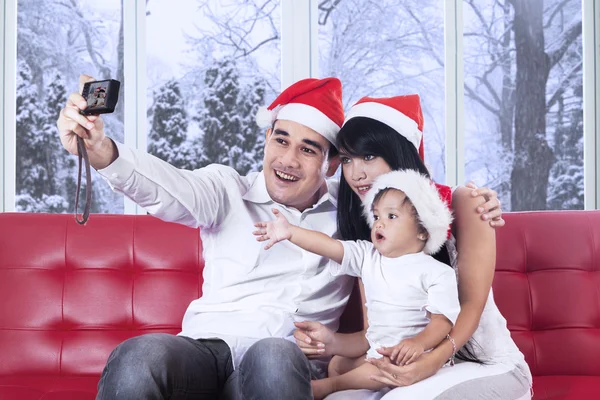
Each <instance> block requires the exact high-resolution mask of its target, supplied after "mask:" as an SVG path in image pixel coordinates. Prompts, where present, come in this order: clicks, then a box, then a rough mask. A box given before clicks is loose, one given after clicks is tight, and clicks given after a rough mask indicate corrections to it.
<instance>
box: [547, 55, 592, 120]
mask: <svg viewBox="0 0 600 400" xmlns="http://www.w3.org/2000/svg"><path fill="white" fill-rule="evenodd" d="M582 68H583V60H582V61H580V62H579V63H577V65H575V66H574V67H573V68H572V69H571V71H570V72H569V73H568V74H567V76H566V77H565V78H564V79H563V80H562V81H561V82H560V84H559V85H558V88H557V89H556V91H555V92H554V94H553V95H552V96H551V97H550V100H548V102H547V103H546V112H549V110H550V109H551V108H552V106H554V104H556V102H557V101H558V99H560V96H561V95H562V94H563V93H564V92H565V89H566V88H567V87H568V86H569V85H570V84H571V79H572V78H573V77H575V75H576V74H577V73H578V72H579V71H581V69H582Z"/></svg>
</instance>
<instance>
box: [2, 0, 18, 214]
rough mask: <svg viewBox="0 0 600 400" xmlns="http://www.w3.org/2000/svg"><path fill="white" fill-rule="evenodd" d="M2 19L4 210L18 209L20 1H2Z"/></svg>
mask: <svg viewBox="0 0 600 400" xmlns="http://www.w3.org/2000/svg"><path fill="white" fill-rule="evenodd" d="M0 5H1V6H2V11H0V13H1V15H0V17H1V18H0V21H2V25H3V26H4V28H3V29H2V34H1V35H2V38H1V39H2V44H1V45H0V46H1V48H0V50H1V51H2V52H1V54H2V57H3V60H2V61H3V62H2V66H1V67H0V68H1V69H0V71H2V76H1V80H2V83H1V85H2V88H1V89H2V95H1V96H2V100H1V111H0V112H1V114H2V117H1V118H0V120H1V122H2V130H3V135H2V144H1V145H0V155H2V162H0V164H2V165H0V176H1V179H2V188H1V189H0V190H1V191H2V193H1V194H2V199H1V200H0V206H1V208H0V209H1V210H2V211H14V210H15V191H16V149H17V147H16V139H17V122H16V118H15V115H16V114H17V110H16V108H17V100H16V96H17V4H16V1H2V3H0Z"/></svg>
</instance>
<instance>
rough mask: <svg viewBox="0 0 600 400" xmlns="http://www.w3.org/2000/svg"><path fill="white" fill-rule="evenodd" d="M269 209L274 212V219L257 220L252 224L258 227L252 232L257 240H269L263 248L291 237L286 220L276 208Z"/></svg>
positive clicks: (266, 248) (267, 248)
mask: <svg viewBox="0 0 600 400" xmlns="http://www.w3.org/2000/svg"><path fill="white" fill-rule="evenodd" d="M271 211H272V212H273V214H275V220H273V221H269V222H257V223H256V224H254V226H255V227H257V228H259V229H257V230H255V231H254V232H252V233H253V234H254V235H255V236H256V240H258V241H259V242H265V241H267V240H268V241H269V243H267V245H266V246H265V250H269V249H270V248H271V247H273V245H274V244H275V243H277V242H281V241H282V240H288V239H289V238H290V237H292V232H291V229H290V223H289V222H288V220H287V219H286V218H285V217H284V216H283V215H281V213H280V212H279V210H277V209H276V208H273V209H271Z"/></svg>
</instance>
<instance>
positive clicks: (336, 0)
mask: <svg viewBox="0 0 600 400" xmlns="http://www.w3.org/2000/svg"><path fill="white" fill-rule="evenodd" d="M341 2H342V0H322V1H321V2H320V3H319V11H322V12H323V14H321V15H319V25H326V24H327V19H328V18H329V16H330V15H331V13H332V12H333V10H335V7H337V5H338V4H340V3H341Z"/></svg>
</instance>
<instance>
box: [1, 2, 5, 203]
mask: <svg viewBox="0 0 600 400" xmlns="http://www.w3.org/2000/svg"><path fill="white" fill-rule="evenodd" d="M4 6H5V0H0V26H2V27H3V28H2V29H0V55H2V64H1V65H0V127H2V134H1V135H0V212H4V211H6V210H5V209H4V181H5V179H4V162H5V160H6V155H5V154H4V138H5V136H6V135H5V134H4V93H6V91H5V90H4V64H5V59H6V57H5V56H4V30H5V29H6V28H4V27H6V22H5V21H4Z"/></svg>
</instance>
